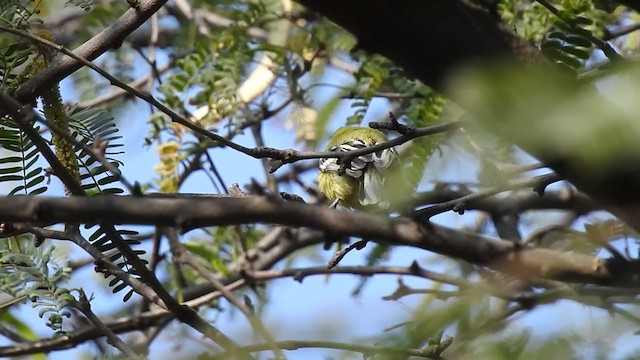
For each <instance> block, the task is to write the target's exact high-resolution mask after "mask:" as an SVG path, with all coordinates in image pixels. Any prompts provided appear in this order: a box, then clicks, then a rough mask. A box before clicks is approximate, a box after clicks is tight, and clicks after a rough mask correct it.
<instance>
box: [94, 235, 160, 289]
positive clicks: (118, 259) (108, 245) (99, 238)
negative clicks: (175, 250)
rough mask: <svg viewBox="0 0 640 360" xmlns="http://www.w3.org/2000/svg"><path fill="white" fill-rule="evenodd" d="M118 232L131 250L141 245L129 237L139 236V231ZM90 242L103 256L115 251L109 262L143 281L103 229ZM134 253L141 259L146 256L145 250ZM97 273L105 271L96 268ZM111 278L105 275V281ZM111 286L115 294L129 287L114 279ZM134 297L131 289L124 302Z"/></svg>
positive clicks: (110, 283) (144, 261) (107, 274)
mask: <svg viewBox="0 0 640 360" xmlns="http://www.w3.org/2000/svg"><path fill="white" fill-rule="evenodd" d="M86 227H87V228H88V226H86ZM116 231H117V233H118V234H120V236H121V237H122V239H123V240H124V242H125V244H127V245H128V246H130V247H131V248H133V247H134V246H136V245H140V241H138V240H136V239H134V238H131V237H128V236H135V235H138V232H137V231H132V230H123V229H117V230H116ZM89 241H90V242H91V243H92V244H93V246H95V247H96V248H98V250H99V251H100V252H102V253H103V254H104V253H107V252H111V251H115V253H114V254H112V255H111V256H109V261H111V262H112V263H114V264H116V265H117V266H118V267H120V268H121V269H122V270H124V271H126V272H127V273H129V274H131V275H132V276H133V277H135V278H137V279H138V280H141V281H143V279H142V278H141V277H140V274H138V272H137V271H136V269H134V268H133V267H132V266H131V265H129V264H128V263H127V260H126V259H125V258H124V256H123V255H122V253H121V252H120V251H118V250H117V248H116V244H114V243H113V241H112V239H111V238H110V237H108V236H107V235H106V234H105V233H104V231H103V229H102V228H98V229H97V230H95V231H94V232H93V234H91V236H90V237H89ZM132 251H133V253H134V254H136V255H137V256H139V257H141V256H142V255H144V254H145V251H144V250H132ZM141 260H142V262H143V263H144V264H147V263H148V261H146V260H145V259H141ZM96 272H103V271H102V269H100V268H99V267H97V266H96ZM109 276H110V274H109V273H104V278H105V279H106V278H108V277H109ZM109 286H110V287H112V288H113V290H112V291H113V293H114V294H115V293H117V292H120V291H122V290H124V289H126V288H127V286H128V285H127V283H125V282H123V281H122V280H120V279H118V278H115V277H114V278H113V279H112V280H111V281H110V282H109ZM132 295H133V289H129V291H127V293H125V295H124V297H123V301H127V300H129V299H130V298H131V296H132Z"/></svg>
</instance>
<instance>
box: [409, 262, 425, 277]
mask: <svg viewBox="0 0 640 360" xmlns="http://www.w3.org/2000/svg"><path fill="white" fill-rule="evenodd" d="M409 271H411V273H412V274H420V273H421V272H422V268H421V267H420V265H419V264H418V262H417V261H415V260H413V261H412V262H411V265H409Z"/></svg>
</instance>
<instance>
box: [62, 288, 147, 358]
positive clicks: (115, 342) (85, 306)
mask: <svg viewBox="0 0 640 360" xmlns="http://www.w3.org/2000/svg"><path fill="white" fill-rule="evenodd" d="M72 306H73V307H74V308H76V309H78V310H80V312H81V313H82V314H83V315H84V316H85V317H86V318H87V319H88V320H89V321H90V322H91V324H93V326H95V327H96V328H97V329H98V330H99V331H100V332H101V333H102V334H103V335H104V336H105V337H106V338H107V342H108V343H109V344H111V345H112V346H114V347H115V348H117V349H118V350H120V352H122V353H123V354H124V355H126V356H127V357H128V358H130V359H140V356H138V354H136V353H135V351H133V350H132V349H131V348H130V347H129V345H127V344H126V343H125V342H124V341H122V340H121V339H120V338H119V337H118V335H116V334H114V333H113V331H111V329H109V327H108V326H107V325H105V323H103V322H102V320H100V318H99V317H98V316H96V314H94V312H93V311H92V310H91V303H90V302H89V299H87V296H86V295H85V293H84V291H82V290H80V299H79V300H74V301H72Z"/></svg>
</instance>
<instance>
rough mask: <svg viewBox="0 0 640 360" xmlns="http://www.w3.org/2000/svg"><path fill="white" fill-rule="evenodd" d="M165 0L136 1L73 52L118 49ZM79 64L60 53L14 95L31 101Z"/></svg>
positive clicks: (87, 56)
mask: <svg viewBox="0 0 640 360" xmlns="http://www.w3.org/2000/svg"><path fill="white" fill-rule="evenodd" d="M165 2H167V0H137V1H136V4H137V6H136V8H135V9H133V8H132V9H129V10H127V12H125V13H124V14H123V15H122V16H120V17H119V18H118V19H117V20H116V21H114V22H113V23H112V24H111V25H109V26H108V27H106V28H105V29H104V30H102V31H101V32H100V33H99V34H97V35H96V36H94V37H93V38H91V39H90V40H89V41H87V42H85V43H84V44H82V45H81V46H79V47H78V48H77V49H75V50H74V53H75V54H76V55H78V56H79V57H81V58H84V59H88V60H94V59H95V58H97V57H98V56H100V55H102V54H103V53H105V52H106V51H107V50H109V49H112V48H117V47H119V46H120V44H121V43H122V41H123V40H124V39H125V38H126V37H127V36H128V35H129V34H131V33H132V32H133V31H134V30H135V29H137V28H138V27H139V26H140V25H142V24H143V23H144V22H145V21H147V19H149V18H150V17H151V15H153V14H155V13H156V11H158V10H159V9H160V8H161V7H162V5H164V3H165ZM80 67H82V63H81V62H79V61H77V60H76V59H73V58H71V57H69V56H59V57H58V58H57V59H56V60H55V61H54V62H53V63H52V64H50V65H49V66H48V67H47V69H46V70H45V71H43V72H42V73H40V74H38V75H37V76H35V77H33V78H32V79H30V80H29V81H27V82H25V83H24V84H22V85H21V86H20V87H19V88H18V89H17V90H16V92H15V94H14V95H15V97H16V98H18V100H20V102H22V103H30V102H31V101H32V100H33V99H34V98H36V97H37V96H38V95H39V94H40V93H41V92H42V91H43V90H44V89H46V88H48V87H51V85H53V84H55V83H58V82H60V80H62V79H64V78H66V77H67V76H69V75H70V74H72V73H73V72H75V71H76V70H78V69H79V68H80Z"/></svg>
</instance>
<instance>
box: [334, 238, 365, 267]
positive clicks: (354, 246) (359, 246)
mask: <svg viewBox="0 0 640 360" xmlns="http://www.w3.org/2000/svg"><path fill="white" fill-rule="evenodd" d="M368 242H369V240H360V241H356V242H355V243H353V244H351V245H349V246H347V247H346V248H344V249H342V250H339V251H337V252H336V254H335V255H333V258H332V259H331V260H329V263H328V264H327V269H333V268H334V267H336V265H338V263H340V261H341V260H342V259H343V258H344V257H345V255H347V254H348V253H349V252H350V251H351V250H354V249H355V250H362V249H364V247H365V246H367V243H368Z"/></svg>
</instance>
